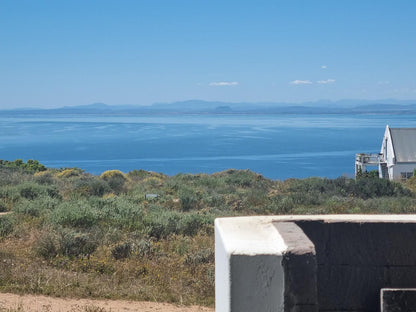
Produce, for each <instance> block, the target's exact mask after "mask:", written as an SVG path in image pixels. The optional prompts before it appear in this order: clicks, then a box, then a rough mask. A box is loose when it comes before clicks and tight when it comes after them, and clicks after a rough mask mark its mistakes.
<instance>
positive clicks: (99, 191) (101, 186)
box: [74, 177, 111, 197]
mask: <svg viewBox="0 0 416 312" xmlns="http://www.w3.org/2000/svg"><path fill="white" fill-rule="evenodd" d="M74 186H75V189H74V192H76V193H78V194H80V195H83V196H99V197H102V196H103V195H104V194H106V193H108V192H110V191H111V188H110V186H109V185H108V183H107V182H106V181H104V180H101V179H97V178H94V177H84V178H81V179H77V180H75V181H74Z"/></svg>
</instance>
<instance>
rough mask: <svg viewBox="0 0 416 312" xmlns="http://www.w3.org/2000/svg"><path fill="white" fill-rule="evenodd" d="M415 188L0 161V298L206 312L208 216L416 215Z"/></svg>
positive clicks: (415, 183)
mask: <svg viewBox="0 0 416 312" xmlns="http://www.w3.org/2000/svg"><path fill="white" fill-rule="evenodd" d="M415 191H416V178H411V179H409V180H408V181H407V182H406V183H396V182H390V181H387V180H381V179H378V178H374V177H372V176H371V175H369V176H363V177H361V178H359V179H357V180H354V179H349V178H346V177H339V178H337V179H324V178H308V179H302V180H298V179H289V180H286V181H274V180H269V179H266V178H264V177H263V176H261V175H259V174H256V173H254V172H251V171H248V170H232V169H231V170H227V171H224V172H219V173H215V174H212V175H207V174H178V175H175V176H166V175H164V174H161V173H155V172H147V171H143V170H134V171H131V172H128V173H122V172H120V171H117V170H111V171H107V172H104V173H103V174H102V175H101V176H94V175H91V174H88V173H86V172H83V170H81V169H78V168H63V169H48V168H45V167H44V166H42V165H41V164H39V163H38V162H37V161H28V162H26V163H25V162H23V161H21V160H16V161H0V212H6V214H2V215H0V292H13V293H29V294H42V295H52V296H55V297H75V298H107V299H127V300H149V301H160V302H173V303H182V304H197V305H205V306H212V305H213V303H214V234H213V221H214V219H215V218H216V217H225V216H238V215H268V214H329V213H337V214H338V213H415V212H416V195H415Z"/></svg>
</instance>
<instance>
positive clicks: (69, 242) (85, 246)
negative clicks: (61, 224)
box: [59, 229, 98, 257]
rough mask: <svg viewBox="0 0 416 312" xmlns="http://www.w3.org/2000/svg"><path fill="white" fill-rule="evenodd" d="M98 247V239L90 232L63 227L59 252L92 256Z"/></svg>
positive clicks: (65, 254)
mask: <svg viewBox="0 0 416 312" xmlns="http://www.w3.org/2000/svg"><path fill="white" fill-rule="evenodd" d="M97 247H98V241H97V240H96V239H95V238H94V237H93V236H92V235H91V234H89V233H82V232H76V231H73V230H71V229H62V230H61V233H60V238H59V253H60V254H62V255H64V256H68V257H79V256H87V257H88V256H90V255H91V254H92V253H93V252H94V251H95V250H96V249H97Z"/></svg>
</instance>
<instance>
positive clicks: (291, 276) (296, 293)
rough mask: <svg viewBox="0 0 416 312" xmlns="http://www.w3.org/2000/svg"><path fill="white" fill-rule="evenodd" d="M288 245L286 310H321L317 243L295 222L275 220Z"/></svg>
mask: <svg viewBox="0 0 416 312" xmlns="http://www.w3.org/2000/svg"><path fill="white" fill-rule="evenodd" d="M275 226H276V228H277V229H278V231H279V233H280V235H281V236H282V238H283V240H284V242H285V244H286V245H287V248H286V250H285V252H284V256H283V261H282V265H283V271H284V280H285V292H284V308H285V311H305V312H306V311H311V312H312V311H318V292H317V264H316V255H315V247H314V245H313V243H312V242H311V241H310V239H309V238H308V237H307V236H306V235H305V234H304V232H303V231H302V229H301V228H300V227H298V226H297V225H296V224H295V223H293V222H278V223H275Z"/></svg>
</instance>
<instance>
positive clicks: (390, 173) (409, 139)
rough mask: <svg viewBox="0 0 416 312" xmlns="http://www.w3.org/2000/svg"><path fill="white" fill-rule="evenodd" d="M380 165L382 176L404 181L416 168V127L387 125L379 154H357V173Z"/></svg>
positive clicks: (379, 170) (380, 174)
mask: <svg viewBox="0 0 416 312" xmlns="http://www.w3.org/2000/svg"><path fill="white" fill-rule="evenodd" d="M367 166H378V172H379V176H380V178H385V179H390V180H396V181H400V180H401V181H404V180H406V179H408V178H410V177H412V176H413V170H415V169H416V128H390V127H389V126H386V131H385V132H384V137H383V142H382V144H381V150H380V153H379V154H356V155H355V175H356V176H357V175H359V174H360V173H362V172H365V171H366V169H367Z"/></svg>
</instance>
